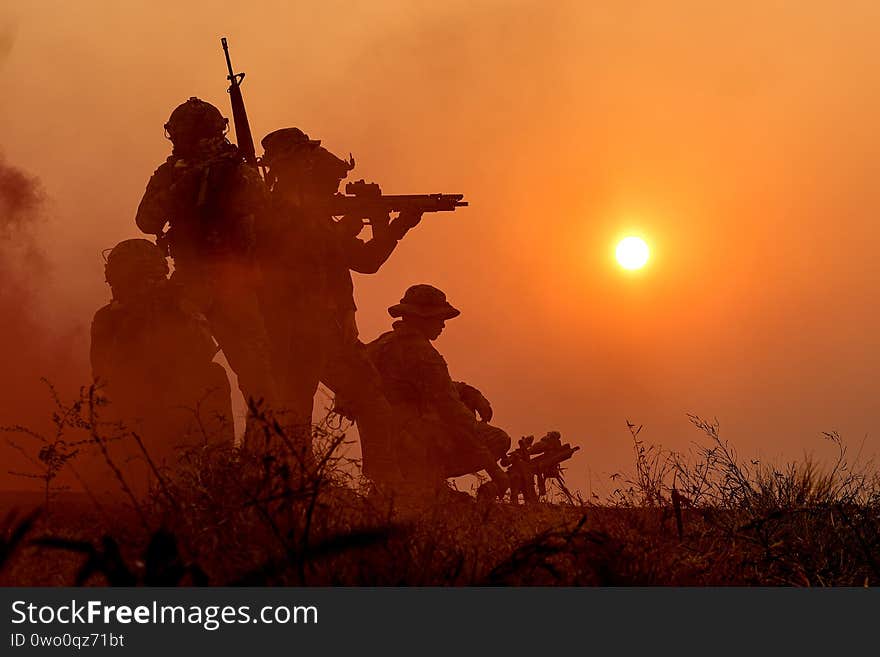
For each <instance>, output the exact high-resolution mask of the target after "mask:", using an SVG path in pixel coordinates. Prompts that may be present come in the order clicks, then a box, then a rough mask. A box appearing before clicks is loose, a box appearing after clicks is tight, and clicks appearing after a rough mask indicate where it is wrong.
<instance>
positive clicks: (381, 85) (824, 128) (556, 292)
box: [0, 0, 880, 488]
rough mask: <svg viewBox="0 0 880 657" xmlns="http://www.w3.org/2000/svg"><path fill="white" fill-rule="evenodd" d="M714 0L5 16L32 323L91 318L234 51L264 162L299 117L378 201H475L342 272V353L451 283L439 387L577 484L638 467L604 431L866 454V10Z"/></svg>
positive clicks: (877, 319)
mask: <svg viewBox="0 0 880 657" xmlns="http://www.w3.org/2000/svg"><path fill="white" fill-rule="evenodd" d="M252 4H258V5H259V6H258V7H257V8H251V5H252ZM708 4H711V5H712V6H711V7H709V6H708ZM708 4H707V3H703V2H699V1H696V0H695V1H692V2H691V1H683V0H679V1H659V0H658V1H657V2H639V3H635V2H606V3H581V2H571V3H564V2H556V3H546V2H514V1H510V0H508V1H504V2H494V1H487V0H482V1H480V2H476V3H475V2H466V1H465V2H444V3H435V2H424V3H417V2H410V1H400V2H379V1H374V2H351V1H347V2H326V1H325V2H314V3H305V2H299V3H295V5H294V4H293V3H289V2H280V1H279V2H263V3H248V4H247V5H245V3H226V2H187V3H182V2H167V3H166V2H157V1H155V0H153V1H150V2H124V3H112V2H86V1H82V0H81V1H79V2H76V3H71V2H40V3H31V2H13V3H11V6H10V3H8V2H7V3H5V4H4V9H3V10H0V76H2V83H3V85H4V94H3V95H4V102H3V104H2V105H0V152H2V153H3V155H4V157H5V159H6V161H7V163H9V164H13V165H15V166H17V167H20V168H22V169H24V170H26V171H28V172H30V173H32V174H34V175H37V176H39V177H40V178H41V180H42V183H43V186H44V188H45V190H46V192H47V194H48V196H49V198H50V207H49V211H48V216H49V218H48V220H47V223H46V225H45V227H44V230H43V233H42V239H43V244H44V247H45V248H46V250H47V251H48V254H49V257H50V260H51V262H52V264H53V267H54V268H53V278H52V284H51V286H50V288H49V289H48V290H46V291H45V293H44V295H43V296H42V297H41V303H42V305H43V307H44V308H45V316H46V318H47V320H48V321H50V322H51V323H52V324H53V325H55V326H62V325H63V326H64V327H76V326H79V327H80V328H81V329H83V330H85V329H86V328H87V326H88V322H89V321H90V319H91V315H92V313H93V312H94V310H95V309H96V308H97V307H98V306H100V305H101V304H103V303H105V301H106V299H107V298H108V290H107V289H106V286H105V285H104V283H103V275H102V261H101V256H100V252H101V250H102V249H104V248H107V247H109V246H112V245H113V244H114V243H115V242H116V241H118V240H120V239H123V238H127V237H133V236H136V235H137V230H136V228H135V226H134V222H133V217H134V211H135V208H136V206H137V203H138V201H139V199H140V196H141V194H142V192H143V188H144V185H145V184H146V181H147V179H148V177H149V175H150V173H151V172H152V171H153V169H154V168H155V167H156V166H157V165H158V164H159V163H160V162H161V161H162V160H163V159H164V157H165V156H166V155H167V153H168V151H169V144H168V142H167V141H166V140H165V139H164V138H163V135H162V124H163V123H164V122H165V121H166V120H167V117H168V114H169V113H170V111H171V109H172V108H173V107H174V106H175V105H177V104H178V103H179V102H182V101H183V100H185V99H186V98H187V97H188V96H191V95H197V96H199V97H201V98H203V99H205V100H209V101H211V102H214V103H215V104H217V105H218V106H219V107H220V108H221V109H222V110H223V111H224V113H226V114H227V115H228V113H229V109H228V107H229V106H228V97H227V95H226V93H225V88H226V84H225V79H224V77H225V70H224V62H223V58H222V51H221V50H220V44H219V38H220V36H223V35H226V36H227V37H228V38H229V41H230V47H231V50H232V57H233V62H234V64H235V65H236V68H238V69H240V70H243V71H245V72H246V73H247V76H248V77H247V80H246V82H245V85H244V91H245V100H246V103H247V107H248V112H249V114H250V118H251V124H252V127H253V130H254V133H255V137H257V139H259V138H260V137H262V135H264V134H266V133H267V132H268V131H270V130H272V129H275V128H278V127H282V126H288V125H296V126H299V127H301V128H303V129H304V130H306V131H307V132H308V133H310V134H311V135H312V136H313V137H318V138H321V139H323V140H324V143H325V145H327V146H328V147H329V148H330V149H331V150H335V151H336V152H338V153H339V154H341V155H346V154H347V153H348V152H352V153H353V154H354V155H355V158H356V159H357V161H358V167H357V169H356V170H355V174H356V175H357V177H365V178H367V179H368V180H375V181H378V182H380V183H381V184H382V186H383V189H384V191H386V192H388V193H425V192H435V191H436V192H439V191H443V192H462V193H464V194H465V195H466V198H467V200H469V201H470V203H471V205H470V207H469V208H466V209H464V210H461V211H458V212H456V213H455V214H454V215H446V214H443V215H435V216H429V217H427V218H426V220H425V221H424V222H423V223H422V225H420V226H419V227H418V228H417V229H416V230H415V231H413V233H411V234H410V235H409V236H408V237H407V239H406V240H405V241H404V243H403V244H402V245H401V247H400V248H399V249H398V251H397V252H396V253H395V254H394V255H393V256H392V259H391V260H390V262H389V263H388V264H387V265H386V266H385V268H384V269H383V270H382V271H381V272H380V273H379V274H378V275H375V276H370V277H366V276H361V277H358V278H357V280H356V287H357V300H358V304H359V307H360V311H359V324H360V327H361V333H362V337H364V338H365V339H372V338H373V337H374V336H376V335H377V334H378V333H380V332H381V331H383V330H385V329H386V327H387V326H388V325H389V321H390V320H389V318H388V316H387V314H385V308H386V307H387V306H388V305H390V304H392V303H394V302H396V301H397V299H398V298H399V297H400V296H401V294H402V292H403V290H404V289H405V288H406V287H407V286H408V285H410V284H412V283H416V282H428V283H432V284H435V285H437V286H438V287H441V288H443V289H444V290H445V291H446V292H447V293H448V295H449V297H450V300H451V301H452V302H453V303H454V304H455V305H457V306H458V307H459V308H461V310H462V311H463V312H462V316H461V317H460V318H459V319H456V320H455V321H453V322H450V324H449V327H448V330H447V333H446V334H444V336H443V337H442V338H441V339H440V341H439V342H438V347H439V348H440V349H441V351H442V352H443V353H444V354H445V356H446V358H447V361H448V362H449V363H450V369H451V371H452V373H453V375H454V376H455V377H456V378H461V379H464V380H466V381H468V382H470V383H472V384H475V385H477V386H478V387H480V388H481V389H482V390H483V391H484V393H486V395H487V396H488V397H489V398H490V399H491V400H492V401H493V404H494V406H495V420H496V422H497V424H499V425H500V426H503V427H504V428H506V429H508V430H509V432H510V433H511V434H512V435H513V436H514V437H518V436H520V435H523V434H526V433H543V432H544V431H546V430H548V429H554V428H555V429H559V430H560V431H562V433H563V435H564V436H565V437H566V438H567V439H569V440H572V441H573V442H576V443H578V444H580V445H582V446H583V447H582V451H581V452H579V453H578V455H577V456H576V457H575V460H574V462H573V463H572V469H571V473H570V478H571V480H572V481H573V483H575V484H576V485H578V486H579V487H581V488H585V487H586V486H587V482H588V480H592V482H593V485H594V487H601V486H604V485H605V484H604V483H603V482H604V481H605V479H606V478H605V477H604V474H603V473H609V472H612V471H614V470H617V469H621V468H628V467H630V463H631V458H630V442H629V436H628V433H627V431H626V427H625V422H624V421H625V419H626V418H629V419H630V420H632V421H634V422H636V423H641V424H644V425H646V428H645V432H646V433H645V434H644V435H645V436H646V437H647V438H649V439H652V440H655V441H657V442H662V443H663V444H664V445H667V446H670V447H675V448H679V449H686V448H687V446H688V444H689V442H690V441H691V440H693V439H696V438H698V437H699V436H698V434H697V433H696V432H695V431H694V430H693V429H691V428H690V426H689V425H688V423H687V420H686V417H685V413H686V412H692V413H697V414H702V415H706V416H717V417H718V419H719V420H720V421H721V424H722V431H723V434H724V435H726V437H728V438H729V439H731V440H732V441H733V442H734V443H735V444H736V445H737V446H738V447H739V450H740V452H741V453H742V454H744V455H748V456H752V455H758V454H760V455H761V456H762V457H764V458H776V457H778V458H781V457H793V458H794V457H799V456H800V455H801V454H802V452H803V451H804V450H806V451H814V452H815V453H816V454H817V455H819V456H826V455H828V454H829V453H830V452H829V450H828V446H827V445H826V444H824V443H823V442H822V440H821V433H820V432H821V431H830V430H838V431H840V432H841V434H842V435H843V436H844V438H846V439H847V440H848V441H849V442H850V443H851V444H852V445H853V447H854V448H856V447H858V445H859V444H860V443H861V441H862V440H863V439H864V438H865V436H866V435H867V440H866V443H865V452H866V453H872V452H875V451H878V448H880V439H878V437H877V436H878V422H880V416H878V405H877V391H878V383H877V372H878V369H880V344H878V343H880V312H878V311H877V310H876V308H875V306H876V302H875V299H876V290H877V288H878V285H880V264H878V263H880V260H878V257H877V253H878V251H880V230H878V229H877V228H876V226H875V217H876V214H877V209H878V208H880V198H878V197H880V186H878V185H876V184H875V181H874V180H873V176H872V173H873V171H874V170H875V169H876V168H877V165H876V163H877V162H880V132H878V131H877V130H876V129H875V123H876V117H877V116H878V115H880V73H878V68H877V65H876V62H877V59H878V54H880V53H878V45H877V44H878V40H880V5H878V3H876V2H871V1H856V0H852V1H850V2H847V3H845V5H844V6H843V7H844V8H841V5H840V3H832V2H794V1H791V2H769V1H761V2H741V3H736V6H734V5H733V4H730V6H726V7H725V6H722V5H721V4H720V3H708ZM245 6H247V8H244V7H245ZM630 230H636V231H640V232H641V233H642V234H643V235H644V236H645V237H646V238H647V239H648V241H649V243H650V244H651V247H652V251H653V254H652V255H653V257H652V260H651V262H650V263H649V266H648V268H647V269H646V270H644V271H643V272H641V273H639V274H637V275H624V274H623V272H622V271H621V270H620V269H619V268H618V267H617V266H616V265H615V264H614V263H613V261H612V253H613V246H614V241H615V239H616V238H618V237H620V236H622V235H623V234H626V232H628V231H630ZM31 374H33V375H34V376H39V374H42V373H18V374H17V375H18V376H30V375H31ZM7 421H9V420H8V419H7V418H2V419H0V424H4V423H6V422H7ZM588 468H589V471H590V474H589V475H588Z"/></svg>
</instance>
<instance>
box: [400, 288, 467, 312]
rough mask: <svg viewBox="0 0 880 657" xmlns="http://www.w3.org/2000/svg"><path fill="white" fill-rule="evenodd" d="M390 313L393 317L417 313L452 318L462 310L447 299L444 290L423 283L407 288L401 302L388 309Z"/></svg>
mask: <svg viewBox="0 0 880 657" xmlns="http://www.w3.org/2000/svg"><path fill="white" fill-rule="evenodd" d="M388 314H389V315H391V316H392V317H403V316H404V315H416V316H417V317H435V318H440V319H452V318H453V317H458V316H459V315H460V314H461V312H460V311H459V310H458V309H457V308H455V307H453V306H452V304H450V303H449V302H448V301H447V300H446V295H445V294H444V293H443V291H442V290H438V289H437V288H436V287H434V286H433V285H425V284H424V283H422V284H419V285H413V286H411V287H410V288H409V289H407V291H406V293H405V294H404V295H403V298H402V299H401V300H400V303H398V304H395V305H393V306H391V307H390V308H389V309H388Z"/></svg>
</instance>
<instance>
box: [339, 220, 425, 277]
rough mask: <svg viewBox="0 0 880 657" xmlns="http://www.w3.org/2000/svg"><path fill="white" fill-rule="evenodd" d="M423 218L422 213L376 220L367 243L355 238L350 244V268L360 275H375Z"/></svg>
mask: <svg viewBox="0 0 880 657" xmlns="http://www.w3.org/2000/svg"><path fill="white" fill-rule="evenodd" d="M421 218H422V214H421V213H420V212H401V213H400V215H399V216H398V217H397V218H396V219H394V220H392V221H389V220H388V218H387V217H384V218H382V219H380V220H377V219H374V220H373V222H372V230H373V237H372V238H371V239H370V240H369V241H367V242H364V241H362V240H359V239H357V238H354V239H353V240H352V242H351V243H350V246H349V265H348V268H349V269H351V270H352V271H356V272H358V273H360V274H375V273H376V272H377V271H379V268H380V267H381V266H382V265H383V264H385V261H387V260H388V258H389V257H390V256H391V254H392V252H393V251H394V248H395V247H396V246H397V243H398V242H399V241H400V240H402V239H403V236H404V235H406V233H407V231H409V230H410V228H412V227H414V226H415V225H417V224H418V223H419V221H421Z"/></svg>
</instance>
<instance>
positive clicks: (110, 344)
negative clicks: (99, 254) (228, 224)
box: [91, 239, 234, 490]
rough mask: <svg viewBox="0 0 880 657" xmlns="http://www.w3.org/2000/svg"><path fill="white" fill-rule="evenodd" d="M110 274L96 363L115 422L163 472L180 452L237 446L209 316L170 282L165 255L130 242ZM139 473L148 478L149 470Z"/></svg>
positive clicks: (96, 325)
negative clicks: (140, 442) (132, 435)
mask: <svg viewBox="0 0 880 657" xmlns="http://www.w3.org/2000/svg"><path fill="white" fill-rule="evenodd" d="M104 272H105V277H106V280H107V283H108V284H109V285H110V290H111V293H112V300H111V301H110V303H109V304H107V305H106V306H104V307H103V308H101V309H100V310H98V312H97V313H95V317H94V320H93V321H92V331H91V364H92V374H93V376H94V378H95V380H96V381H97V383H98V385H99V386H100V387H101V392H102V395H103V396H104V397H105V398H106V399H107V400H108V401H109V410H110V416H111V419H113V420H116V421H120V422H122V423H123V424H124V425H125V427H126V428H127V429H128V430H130V431H135V432H137V433H138V435H139V436H141V437H142V439H143V442H144V444H145V447H146V449H147V452H148V453H149V455H150V458H151V459H152V460H153V461H154V463H156V464H157V465H159V464H162V463H163V462H164V463H165V464H171V462H172V461H173V458H174V456H175V448H177V447H183V446H198V445H207V444H226V445H229V446H231V445H232V441H233V438H234V429H233V424H232V401H231V391H230V386H229V380H228V379H227V377H226V371H225V370H224V369H223V367H222V366H221V365H220V364H219V363H215V362H213V358H214V356H215V354H216V353H217V346H216V344H215V343H214V340H213V339H212V338H211V334H210V331H209V329H208V326H207V322H206V320H205V318H204V316H203V315H201V314H200V313H199V312H197V311H196V310H195V309H193V308H191V307H189V306H188V305H187V303H186V302H185V301H184V299H183V295H182V294H180V292H179V289H178V286H177V285H175V284H174V283H172V282H171V281H170V280H168V264H167V262H166V260H165V256H164V255H163V253H162V251H161V250H160V249H159V248H158V247H157V246H156V245H155V244H153V243H152V242H149V241H147V240H144V239H131V240H125V241H123V242H120V243H119V244H117V245H116V246H115V247H113V249H112V250H111V251H110V253H109V255H108V256H107V262H106V265H105V267H104ZM128 447H129V448H128V449H126V450H125V451H126V456H127V457H132V456H137V452H138V451H140V450H139V448H137V449H135V447H136V446H131V445H129V446H128ZM134 472H137V473H139V474H138V476H139V477H142V476H144V474H145V469H144V468H142V467H138V468H136V469H135V470H134ZM142 483H143V482H138V485H137V487H138V489H140V490H142V489H143V487H142Z"/></svg>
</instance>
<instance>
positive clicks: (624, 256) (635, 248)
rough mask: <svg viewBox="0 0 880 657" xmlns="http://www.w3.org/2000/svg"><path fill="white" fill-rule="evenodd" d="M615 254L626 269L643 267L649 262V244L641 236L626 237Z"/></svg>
mask: <svg viewBox="0 0 880 657" xmlns="http://www.w3.org/2000/svg"><path fill="white" fill-rule="evenodd" d="M615 254H616V255H617V262H619V263H620V266H621V267H623V268H624V269H641V268H642V267H644V266H645V263H646V262H648V245H647V244H646V243H645V240H643V239H642V238H641V237H624V238H623V239H622V240H620V243H619V244H618V245H617V250H616V251H615Z"/></svg>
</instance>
